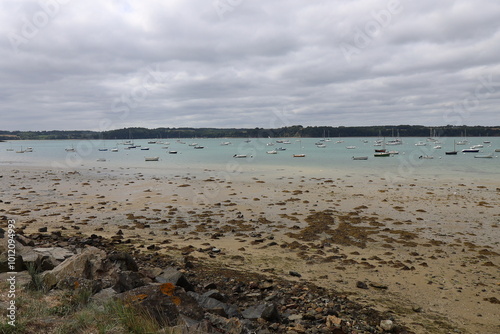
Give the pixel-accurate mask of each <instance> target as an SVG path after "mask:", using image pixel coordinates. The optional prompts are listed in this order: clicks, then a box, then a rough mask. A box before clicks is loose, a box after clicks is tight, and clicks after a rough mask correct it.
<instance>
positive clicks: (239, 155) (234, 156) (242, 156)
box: [233, 154, 252, 158]
mask: <svg viewBox="0 0 500 334" xmlns="http://www.w3.org/2000/svg"><path fill="white" fill-rule="evenodd" d="M251 157H252V156H251V155H250V158H251ZM233 158H248V155H246V154H235V155H233Z"/></svg>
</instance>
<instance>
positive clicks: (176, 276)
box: [155, 267, 194, 291]
mask: <svg viewBox="0 0 500 334" xmlns="http://www.w3.org/2000/svg"><path fill="white" fill-rule="evenodd" d="M155 281H156V282H158V283H172V284H174V285H175V286H180V287H182V288H184V290H186V291H194V287H193V285H192V284H191V283H189V281H188V280H187V278H186V277H185V276H184V274H183V273H181V272H180V271H178V270H177V269H175V268H173V267H169V268H167V269H165V270H164V271H163V272H162V273H161V274H160V275H158V276H157V277H156V278H155Z"/></svg>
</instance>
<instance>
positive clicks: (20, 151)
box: [16, 146, 26, 153]
mask: <svg viewBox="0 0 500 334" xmlns="http://www.w3.org/2000/svg"><path fill="white" fill-rule="evenodd" d="M24 152H26V151H25V150H23V147H22V146H21V149H20V150H19V151H16V153H24Z"/></svg>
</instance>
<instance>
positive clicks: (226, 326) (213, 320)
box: [205, 313, 248, 334]
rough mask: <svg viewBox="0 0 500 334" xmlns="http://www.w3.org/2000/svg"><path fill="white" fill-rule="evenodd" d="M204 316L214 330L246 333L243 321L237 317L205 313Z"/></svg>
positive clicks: (228, 333)
mask: <svg viewBox="0 0 500 334" xmlns="http://www.w3.org/2000/svg"><path fill="white" fill-rule="evenodd" d="M205 318H207V320H208V321H209V322H210V324H211V325H212V326H213V327H215V328H216V329H217V331H216V332H219V333H227V334H243V333H248V331H247V329H246V328H245V325H244V324H243V322H242V321H241V320H239V319H237V318H230V319H226V318H224V317H221V316H218V315H215V314H210V313H207V314H206V315H205Z"/></svg>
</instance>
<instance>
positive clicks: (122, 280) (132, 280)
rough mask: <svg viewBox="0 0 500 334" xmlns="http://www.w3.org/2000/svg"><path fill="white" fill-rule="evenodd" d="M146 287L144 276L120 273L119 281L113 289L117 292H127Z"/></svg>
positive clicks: (136, 273)
mask: <svg viewBox="0 0 500 334" xmlns="http://www.w3.org/2000/svg"><path fill="white" fill-rule="evenodd" d="M143 285H146V283H145V282H144V281H143V279H142V276H141V275H140V274H139V273H138V272H135V271H119V272H118V273H117V281H116V283H115V285H114V286H113V289H115V291H117V292H125V291H128V290H132V289H135V288H138V287H140V286H143Z"/></svg>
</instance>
